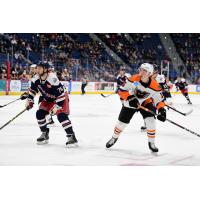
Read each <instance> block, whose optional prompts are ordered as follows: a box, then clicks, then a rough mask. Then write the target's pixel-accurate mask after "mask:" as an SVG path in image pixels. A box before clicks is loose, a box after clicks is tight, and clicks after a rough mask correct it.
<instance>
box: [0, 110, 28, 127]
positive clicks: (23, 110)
mask: <svg viewBox="0 0 200 200" xmlns="http://www.w3.org/2000/svg"><path fill="white" fill-rule="evenodd" d="M26 110H27V109H26V108H25V109H24V110H22V111H21V112H20V113H18V114H17V115H16V116H14V117H13V118H12V119H11V120H9V121H8V122H6V123H5V124H4V125H3V126H1V127H0V130H1V129H3V128H4V127H5V126H7V125H8V124H10V123H11V122H12V121H13V120H15V119H16V118H17V117H19V116H20V115H21V114H22V113H24V112H25V111H26Z"/></svg>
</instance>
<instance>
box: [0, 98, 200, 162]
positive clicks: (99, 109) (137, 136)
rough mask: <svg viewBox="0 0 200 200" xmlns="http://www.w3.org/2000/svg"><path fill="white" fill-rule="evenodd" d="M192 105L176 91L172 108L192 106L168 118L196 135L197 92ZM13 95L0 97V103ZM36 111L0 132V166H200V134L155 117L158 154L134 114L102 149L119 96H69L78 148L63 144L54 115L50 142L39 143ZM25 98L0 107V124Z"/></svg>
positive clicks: (199, 127) (118, 106) (21, 106)
mask: <svg viewBox="0 0 200 200" xmlns="http://www.w3.org/2000/svg"><path fill="white" fill-rule="evenodd" d="M190 97H191V100H192V102H193V105H187V102H186V99H185V98H184V97H183V96H182V95H174V96H173V101H174V106H175V107H176V108H177V109H179V110H180V111H182V112H187V111H189V110H190V109H191V108H193V112H192V113H191V114H190V115H188V116H187V117H185V116H182V115H180V114H178V113H176V112H174V111H172V110H169V111H167V117H168V118H169V119H171V120H173V121H175V122H177V123H179V124H181V125H183V126H185V127H187V128H189V129H191V130H193V131H195V132H197V133H198V134H200V120H199V117H200V96H199V95H190ZM16 98H17V97H16V96H0V105H3V104H5V103H8V102H10V101H12V100H14V99H16ZM35 102H36V104H35V107H34V109H32V110H30V111H26V112H25V113H23V114H22V115H21V116H20V117H18V118H17V119H16V120H14V121H13V122H11V123H10V124H9V125H8V126H6V127H5V128H3V129H2V130H0V165H66V166H67V165H81V166H82V165H125V166H136V165H139V166H140V165H142V166H146V165H147V166H148V165H200V137H197V136H195V135H193V134H191V133H189V132H187V131H186V130H183V129H181V128H179V127H176V126H174V125H173V124H170V123H169V122H164V123H163V122H160V121H157V136H156V145H157V147H158V148H159V153H158V154H157V155H154V154H151V153H150V151H149V149H148V145H147V136H146V134H145V133H141V132H140V127H141V125H143V119H142V117H141V115H140V114H139V113H137V114H135V115H134V117H133V119H132V120H131V123H130V124H129V125H128V127H127V128H126V129H125V131H124V132H123V133H122V135H121V136H120V138H119V140H118V141H117V143H116V144H115V145H114V146H113V147H112V148H110V149H106V148H105V144H106V142H107V141H108V140H109V139H110V138H111V136H112V134H113V129H114V126H115V122H116V121H117V118H118V114H119V112H120V109H121V104H120V101H119V98H118V96H117V95H112V96H110V97H108V98H103V97H102V96H100V95H84V96H81V95H70V107H71V115H70V119H71V121H72V124H73V127H74V131H75V133H76V136H77V139H78V140H79V147H76V148H67V147H65V142H66V140H67V139H66V135H65V132H64V130H63V129H62V127H61V125H60V124H59V123H58V121H57V119H56V118H55V117H54V120H55V121H56V125H55V126H54V127H51V129H50V141H49V144H46V145H37V144H36V139H37V137H38V136H40V130H39V128H38V125H37V121H36V118H35V112H36V109H37V107H38V106H37V99H36V101H35ZM24 104H25V101H21V100H20V101H17V102H16V103H13V104H11V105H8V106H6V107H4V108H0V126H2V125H3V124H4V123H6V122H7V121H8V120H10V119H11V118H12V117H14V116H15V115H16V114H17V113H19V112H20V111H21V110H23V109H24Z"/></svg>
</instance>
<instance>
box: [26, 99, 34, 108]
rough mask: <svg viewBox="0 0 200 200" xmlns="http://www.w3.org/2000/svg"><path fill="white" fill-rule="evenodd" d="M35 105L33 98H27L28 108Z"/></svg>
mask: <svg viewBox="0 0 200 200" xmlns="http://www.w3.org/2000/svg"><path fill="white" fill-rule="evenodd" d="M33 105H34V101H33V100H32V99H26V104H25V107H26V109H27V110H30V109H31V108H32V107H33Z"/></svg>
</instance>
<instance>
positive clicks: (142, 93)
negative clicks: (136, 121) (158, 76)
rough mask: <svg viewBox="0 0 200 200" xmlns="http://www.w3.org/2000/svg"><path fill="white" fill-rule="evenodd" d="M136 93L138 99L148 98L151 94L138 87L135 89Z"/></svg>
mask: <svg viewBox="0 0 200 200" xmlns="http://www.w3.org/2000/svg"><path fill="white" fill-rule="evenodd" d="M134 94H135V96H136V97H137V98H138V99H146V98H147V97H148V96H149V95H150V93H149V92H146V91H141V90H139V89H137V88H136V89H135V91H134Z"/></svg>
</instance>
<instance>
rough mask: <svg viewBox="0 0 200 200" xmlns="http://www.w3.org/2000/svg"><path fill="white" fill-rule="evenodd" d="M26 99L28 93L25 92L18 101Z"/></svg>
mask: <svg viewBox="0 0 200 200" xmlns="http://www.w3.org/2000/svg"><path fill="white" fill-rule="evenodd" d="M27 98H28V93H27V92H24V93H23V94H22V95H21V96H20V99H21V100H24V99H27Z"/></svg>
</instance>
